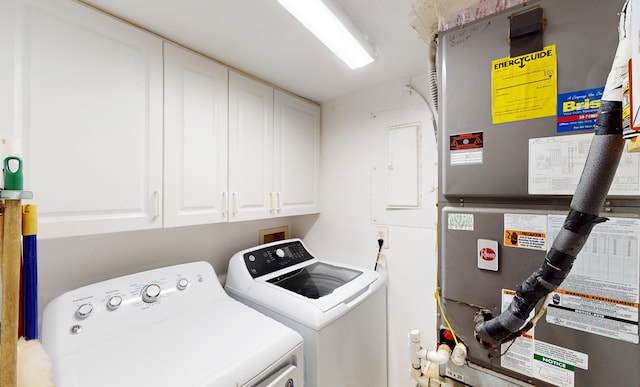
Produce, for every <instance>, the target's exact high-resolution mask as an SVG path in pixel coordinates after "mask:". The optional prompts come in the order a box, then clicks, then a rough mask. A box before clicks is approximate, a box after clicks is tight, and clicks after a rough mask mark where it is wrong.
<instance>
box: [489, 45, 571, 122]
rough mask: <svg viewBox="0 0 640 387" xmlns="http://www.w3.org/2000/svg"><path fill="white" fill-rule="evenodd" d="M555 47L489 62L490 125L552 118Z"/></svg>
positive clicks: (555, 74)
mask: <svg viewBox="0 0 640 387" xmlns="http://www.w3.org/2000/svg"><path fill="white" fill-rule="evenodd" d="M557 94H558V92H557V57H556V46H555V44H553V45H550V46H546V47H545V48H544V49H543V50H542V51H536V52H532V53H530V54H526V55H521V56H517V57H513V58H511V57H506V58H500V59H496V60H494V61H492V62H491V116H492V122H493V123H494V124H501V123H505V122H513V121H520V120H529V119H533V118H540V117H549V116H555V115H556V103H557Z"/></svg>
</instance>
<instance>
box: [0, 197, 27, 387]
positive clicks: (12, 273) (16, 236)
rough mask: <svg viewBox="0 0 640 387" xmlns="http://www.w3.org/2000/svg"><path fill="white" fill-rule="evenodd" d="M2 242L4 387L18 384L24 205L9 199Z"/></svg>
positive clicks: (0, 347) (1, 370) (0, 344)
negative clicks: (21, 242) (21, 246)
mask: <svg viewBox="0 0 640 387" xmlns="http://www.w3.org/2000/svg"><path fill="white" fill-rule="evenodd" d="M3 234H4V235H3V243H2V331H1V333H0V359H2V367H1V368H0V386H3V387H16V386H17V365H18V362H17V351H18V322H19V307H20V238H21V235H22V205H21V203H20V200H14V199H7V200H5V211H4V233H3Z"/></svg>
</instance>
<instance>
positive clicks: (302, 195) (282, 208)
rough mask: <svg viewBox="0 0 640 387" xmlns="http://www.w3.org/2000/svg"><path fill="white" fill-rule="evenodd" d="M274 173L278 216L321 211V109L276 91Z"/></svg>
mask: <svg viewBox="0 0 640 387" xmlns="http://www.w3.org/2000/svg"><path fill="white" fill-rule="evenodd" d="M274 104H275V107H274V115H275V120H274V161H275V163H274V165H275V167H274V170H275V176H274V178H275V191H276V209H275V213H276V215H278V216H290V215H303V214H312V213H317V212H319V211H320V199H319V191H320V190H319V186H318V184H319V175H320V173H319V171H320V107H319V106H318V105H315V104H313V103H310V102H307V101H305V100H303V99H300V98H297V97H294V96H292V95H289V94H286V93H283V92H281V91H278V90H276V91H275V97H274Z"/></svg>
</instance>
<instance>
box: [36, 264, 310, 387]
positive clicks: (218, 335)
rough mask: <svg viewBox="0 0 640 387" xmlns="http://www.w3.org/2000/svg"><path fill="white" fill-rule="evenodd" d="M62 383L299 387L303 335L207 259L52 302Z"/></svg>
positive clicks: (48, 327)
mask: <svg viewBox="0 0 640 387" xmlns="http://www.w3.org/2000/svg"><path fill="white" fill-rule="evenodd" d="M42 324H43V330H42V343H43V346H44V348H45V349H46V351H47V352H48V354H49V355H50V357H51V360H52V361H53V367H54V381H55V385H56V386H57V387H87V386H91V387H114V386H119V387H129V386H130V387H134V386H135V387H145V386H148V387H176V386H181V387H182V386H184V387H231V386H234V387H236V386H259V387H298V386H302V385H303V347H302V337H300V335H299V334H297V333H296V332H294V331H293V330H291V329H289V328H287V327H286V326H284V325H283V324H281V323H279V322H277V321H274V320H273V319H271V318H268V317H266V316H264V315H263V314H261V313H258V312H256V311H255V310H253V309H251V308H249V307H247V306H245V305H243V304H241V303H239V302H237V301H235V300H233V299H231V297H229V296H228V295H227V294H226V293H225V292H224V290H223V289H222V286H221V285H220V282H219V281H218V278H217V276H216V275H215V272H214V270H213V267H211V265H210V264H209V263H206V262H195V263H189V264H184V265H176V266H171V267H165V268H160V269H155V270H150V271H146V272H142V273H137V274H132V275H127V276H124V277H119V278H115V279H112V280H108V281H104V282H100V283H96V284H93V285H88V286H84V287H81V288H78V289H76V290H73V291H70V292H67V293H65V294H63V295H61V296H59V297H57V298H56V299H54V300H53V301H51V302H50V303H49V304H48V305H47V307H46V308H45V311H44V315H43V322H42Z"/></svg>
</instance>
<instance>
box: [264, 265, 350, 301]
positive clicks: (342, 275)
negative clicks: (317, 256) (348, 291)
mask: <svg viewBox="0 0 640 387" xmlns="http://www.w3.org/2000/svg"><path fill="white" fill-rule="evenodd" d="M360 275H362V271H359V270H353V269H347V268H346V267H340V266H335V265H330V264H327V263H324V262H314V263H312V264H311V265H308V266H305V267H303V268H301V269H297V270H293V271H291V272H288V273H285V274H283V275H281V276H278V277H275V278H271V279H269V280H268V281H267V282H269V283H272V284H275V285H277V286H280V287H282V288H285V289H287V290H290V291H292V292H295V293H298V294H300V295H303V296H305V297H308V298H313V299H317V298H320V297H323V296H326V295H327V294H331V293H332V292H333V291H334V290H336V289H337V288H339V287H340V286H342V285H344V284H346V283H347V282H349V281H351V280H353V279H354V278H356V277H358V276H360Z"/></svg>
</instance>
